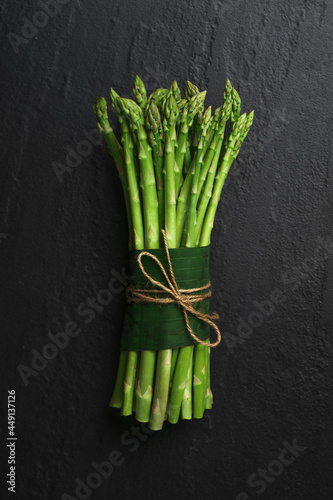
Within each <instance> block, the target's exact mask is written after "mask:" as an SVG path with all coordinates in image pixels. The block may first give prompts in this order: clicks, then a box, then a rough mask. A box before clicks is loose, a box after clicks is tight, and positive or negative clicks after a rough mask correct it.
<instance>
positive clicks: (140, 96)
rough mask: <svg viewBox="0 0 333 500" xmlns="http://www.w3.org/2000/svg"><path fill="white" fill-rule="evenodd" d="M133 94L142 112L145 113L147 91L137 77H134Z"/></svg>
mask: <svg viewBox="0 0 333 500" xmlns="http://www.w3.org/2000/svg"><path fill="white" fill-rule="evenodd" d="M133 94H134V96H135V98H136V102H137V103H138V105H139V106H140V108H141V109H142V111H145V109H146V104H147V91H146V87H145V85H144V83H143V81H142V80H141V78H140V77H139V76H138V75H136V76H135V80H134V87H133Z"/></svg>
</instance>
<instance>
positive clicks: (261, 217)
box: [0, 0, 333, 500]
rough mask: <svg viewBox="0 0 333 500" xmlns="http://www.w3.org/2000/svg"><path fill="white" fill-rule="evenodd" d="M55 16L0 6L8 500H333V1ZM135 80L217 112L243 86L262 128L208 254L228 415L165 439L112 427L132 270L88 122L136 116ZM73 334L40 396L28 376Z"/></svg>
mask: <svg viewBox="0 0 333 500" xmlns="http://www.w3.org/2000/svg"><path fill="white" fill-rule="evenodd" d="M42 3H44V8H42V6H41V3H38V2H33V1H31V0H28V1H26V2H22V1H16V2H10V1H9V0H3V1H2V3H1V6H0V12H1V35H2V36H1V40H2V42H1V48H0V54H1V81H0V89H1V90H0V95H1V104H0V112H1V123H2V126H1V128H0V142H1V148H2V154H1V158H2V162H1V169H0V177H1V199H0V254H1V256H0V275H1V287H0V293H1V299H0V303H1V337H0V339H1V340H0V342H1V344H0V353H1V381H2V386H3V391H2V400H1V408H2V411H1V417H0V418H1V428H2V429H3V430H4V431H5V432H4V433H3V434H2V440H1V443H2V445H1V453H3V455H4V460H6V461H7V456H8V453H7V450H6V414H7V411H6V399H7V390H12V389H14V390H15V391H16V433H17V437H18V440H17V447H16V460H17V461H16V493H15V494H13V493H10V492H8V490H7V486H6V484H5V479H4V476H5V473H6V474H7V472H8V464H7V463H6V462H3V467H2V470H3V472H4V474H3V478H2V480H1V483H2V485H1V487H2V488H3V494H2V495H1V498H18V499H22V500H56V499H63V500H66V499H67V500H68V499H73V498H77V499H81V498H82V499H84V498H92V499H96V500H106V499H109V498H113V499H115V500H118V499H119V500H120V499H124V498H125V499H127V498H140V499H141V498H145V499H148V500H149V499H154V498H158V499H160V500H166V499H168V498H172V497H174V498H180V499H190V498H191V499H206V498H207V499H208V498H212V499H223V500H232V499H237V500H245V499H248V498H251V499H253V498H263V499H269V500H308V499H309V500H310V499H311V500H329V499H331V498H332V497H333V486H332V460H331V447H332V446H331V444H332V433H331V430H332V429H331V416H332V411H333V407H332V397H331V375H332V370H331V368H332V365H331V359H332V337H331V332H332V297H333V290H332V287H333V283H332V265H333V262H332V253H333V232H332V229H333V228H332V164H331V154H332V146H331V143H332V125H333V119H332V91H333V83H332V82H333V79H332V60H333V43H332V22H333V5H332V3H330V2H326V1H323V0H320V1H316V0H296V1H294V2H289V1H286V0H282V1H280V2H275V1H273V0H270V1H259V0H252V1H250V0H235V1H231V0H221V1H218V0H203V1H201V2H198V1H194V0H191V1H185V0H179V1H178V2H174V1H171V2H161V1H159V0H158V1H152V0H145V1H144V2H138V1H137V2H133V1H132V2H130V1H128V0H125V1H122V2H120V1H111V2H107V1H105V0H98V1H97V2H95V3H94V2H88V1H87V0H67V1H66V0H65V1H62V5H61V6H60V3H59V4H58V7H57V10H56V11H55V10H54V6H55V4H54V3H53V2H52V1H49V2H42ZM52 6H53V7H52ZM52 9H53V10H52ZM41 11H43V12H44V13H45V12H46V11H48V14H47V15H46V16H45V14H44V15H43V14H42V15H41V14H40V12H41ZM31 23H34V24H31ZM36 25H37V27H36ZM20 37H21V38H20ZM136 73H138V74H139V75H140V76H141V78H142V79H143V80H144V81H145V82H146V85H147V87H148V89H149V90H153V89H154V88H156V87H157V86H165V85H170V83H171V82H172V80H173V79H177V81H178V82H179V84H180V86H181V88H182V89H183V90H184V88H185V84H186V80H187V79H189V80H191V81H192V82H193V83H195V84H197V85H198V86H199V87H200V88H202V89H203V88H206V89H207V90H208V93H207V103H208V104H211V105H212V106H214V107H216V106H217V105H218V104H219V103H220V101H221V95H222V90H223V86H224V82H225V80H226V78H227V77H229V78H230V80H231V81H232V83H233V84H234V86H235V87H236V88H237V89H238V91H239V93H240V95H241V98H242V101H243V109H244V111H247V112H249V111H251V110H252V109H255V123H254V125H253V128H252V131H251V133H250V134H249V136H248V138H247V140H246V144H244V146H243V148H242V151H241V154H240V155H239V158H238V160H237V164H236V165H235V166H234V168H233V170H232V171H231V173H230V175H229V177H228V179H227V182H226V184H225V188H224V191H223V196H222V201H221V204H220V206H219V210H218V213H217V217H216V223H215V228H214V232H213V237H212V245H211V246H212V254H211V279H212V285H213V293H214V296H213V300H212V310H216V311H218V312H219V313H220V315H221V320H220V327H221V329H222V330H223V332H224V341H223V343H222V345H221V346H220V347H219V348H217V349H216V350H215V351H214V352H213V353H212V380H213V381H212V385H213V391H214V408H213V410H212V411H211V412H209V413H208V414H207V415H206V416H205V418H204V419H203V420H202V421H191V422H180V423H179V424H177V425H176V426H172V425H165V428H164V429H163V431H162V432H159V433H156V434H154V435H148V434H147V433H146V431H145V429H143V430H142V429H140V428H139V427H138V425H137V424H136V423H135V421H132V420H131V419H130V418H128V419H125V418H121V417H119V416H118V413H117V411H114V412H113V411H111V410H109V408H108V399H109V396H110V392H111V389H112V385H113V383H114V380H115V376H116V369H117V360H118V349H119V331H120V329H121V324H122V320H123V314H124V306H125V294H124V290H123V288H122V287H120V288H121V291H120V292H119V293H118V294H114V295H113V297H112V302H111V303H110V304H109V305H107V306H105V307H104V308H102V307H101V306H98V305H97V306H96V305H95V306H92V307H88V306H87V301H88V302H89V301H90V303H91V304H96V297H98V293H100V291H101V290H103V289H105V288H106V287H107V284H108V283H109V281H110V279H111V278H112V277H113V276H114V273H115V272H118V273H120V274H121V273H122V269H123V268H124V267H125V266H126V263H127V258H128V254H127V249H126V231H127V229H126V216H125V208H124V204H123V201H122V196H121V191H120V183H119V180H118V178H117V174H116V172H115V168H114V166H113V164H112V162H111V160H110V159H109V156H108V152H107V150H106V148H105V147H104V145H101V143H100V137H99V136H98V135H97V134H95V132H94V131H95V129H96V125H95V120H94V116H93V113H92V103H93V101H94V98H95V97H96V96H98V95H104V96H105V97H107V96H108V92H109V87H110V86H111V85H112V86H113V87H114V88H115V89H116V90H117V91H118V92H119V93H120V94H122V95H124V96H128V97H129V96H130V95H131V88H132V82H133V79H134V76H135V74H136ZM110 115H111V116H112V122H113V124H115V119H114V116H113V115H112V113H110ZM91 131H92V132H91ZM90 132H91V133H92V135H89V133H90ZM84 141H85V142H84ZM59 164H61V165H63V166H65V167H66V168H67V171H66V172H64V173H63V175H59V173H58V176H57V175H56V171H55V170H57V168H58V170H59ZM124 281H125V279H124ZM272 299H274V300H275V303H273V302H272ZM267 300H269V301H270V302H271V304H273V305H272V306H270V305H269V303H268V302H267ZM94 301H95V302H94ZM265 301H266V302H265ZM94 307H95V310H94ZM262 307H264V308H265V310H266V312H265V311H264V310H263V311H262V312H260V308H262ZM96 308H98V310H96ZM258 308H259V309H258ZM88 309H89V311H88V312H87V310H88ZM258 311H259V314H258ZM75 325H77V326H75ZM251 325H252V326H251ZM253 325H256V326H253ZM65 329H67V332H69V333H70V335H71V337H69V340H68V345H66V346H64V345H63V346H62V347H63V348H59V349H58V351H57V350H55V348H52V347H49V348H48V351H47V353H48V355H49V357H50V358H52V357H53V359H48V361H47V364H46V365H45V366H43V362H42V361H41V360H39V365H38V370H39V371H35V373H34V374H30V375H29V376H28V375H27V376H26V379H25V381H26V384H25V383H24V380H23V377H22V376H21V375H20V374H19V372H18V368H17V367H18V366H19V365H25V366H27V367H29V368H32V364H31V363H32V360H33V358H34V357H35V363H38V360H37V357H38V355H37V354H36V352H37V353H41V352H42V351H43V348H45V346H46V345H47V344H50V343H51V340H52V338H53V339H54V338H55V337H51V336H52V335H56V334H58V333H59V332H63V331H64V330H65ZM61 338H62V339H63V340H62V341H63V343H65V340H64V338H65V337H64V336H61V335H59V336H58V343H60V342H61ZM54 341H55V340H54ZM138 429H139V431H138ZM137 432H139V434H138V435H137V436H134V434H135V433H137ZM295 440H296V444H297V446H299V447H300V448H301V450H299V451H297V449H296V451H295V449H294V455H295V456H294V457H293V456H292V454H291V452H290V451H286V452H283V453H282V455H280V454H281V452H282V451H283V450H288V446H289V447H290V446H292V444H293V442H294V444H295ZM304 448H305V449H304ZM117 452H118V453H117ZM110 454H111V456H110ZM279 457H281V458H280V459H279ZM109 458H110V459H111V460H112V461H113V463H114V466H113V469H112V468H111V466H107V465H106V464H104V469H103V471H104V472H103V471H102V472H103V473H104V476H108V477H105V478H104V477H102V476H101V471H100V472H99V473H97V472H96V467H97V468H98V466H97V464H100V463H101V462H103V461H106V460H108V459H109ZM293 458H294V460H293ZM281 460H282V462H283V460H284V461H285V463H282V462H281ZM94 462H95V465H93V463H94ZM117 464H118V465H117ZM259 476H261V477H259ZM77 478H79V479H80V481H82V482H80V481H79V482H78V480H77ZM87 481H88V483H90V485H91V486H90V487H87V486H83V484H85V485H86V484H87ZM78 484H80V485H81V486H80V487H78V486H77V485H78ZM76 488H78V489H77V491H76Z"/></svg>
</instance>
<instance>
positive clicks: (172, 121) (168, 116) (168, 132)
mask: <svg viewBox="0 0 333 500" xmlns="http://www.w3.org/2000/svg"><path fill="white" fill-rule="evenodd" d="M177 117H178V107H177V103H176V100H175V98H174V96H173V95H172V94H171V95H169V97H168V99H167V101H166V105H165V116H164V120H163V128H164V137H165V147H164V177H165V178H164V195H165V198H164V210H165V234H166V239H167V243H168V247H169V248H175V247H176V213H177V212H176V188H175V141H176V120H177Z"/></svg>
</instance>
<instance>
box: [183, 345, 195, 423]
mask: <svg viewBox="0 0 333 500" xmlns="http://www.w3.org/2000/svg"><path fill="white" fill-rule="evenodd" d="M192 375H193V347H192V348H191V354H190V362H189V365H188V371H187V377H186V386H185V390H184V394H183V400H182V407H181V412H182V419H183V420H191V418H192Z"/></svg>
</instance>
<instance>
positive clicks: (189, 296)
mask: <svg viewBox="0 0 333 500" xmlns="http://www.w3.org/2000/svg"><path fill="white" fill-rule="evenodd" d="M162 234H163V240H164V246H165V252H166V255H167V259H168V264H169V271H170V277H169V276H168V274H167V272H166V270H165V268H164V266H163V265H162V263H161V262H160V261H159V259H158V258H157V257H156V256H155V255H153V254H151V253H149V252H146V251H142V252H141V253H140V254H139V256H138V264H139V266H140V269H141V271H142V273H143V274H144V276H146V278H147V279H148V280H149V281H150V283H152V284H153V285H156V286H157V287H158V288H160V290H146V289H144V290H141V289H137V288H134V287H133V286H132V285H131V286H129V288H128V290H127V300H128V302H139V303H140V302H141V303H142V302H152V303H155V304H172V303H176V304H178V305H179V306H180V307H181V308H182V309H183V313H184V318H185V323H186V327H187V330H188V331H189V333H190V334H191V336H192V338H193V339H194V340H195V341H196V342H198V343H199V344H202V345H205V346H208V347H216V346H217V345H218V344H219V343H220V342H221V333H220V330H219V328H218V326H217V325H216V323H215V322H214V321H216V320H217V319H218V318H219V316H218V314H216V313H213V314H205V313H203V312H201V311H198V310H197V309H195V308H194V307H193V306H192V304H193V303H197V302H201V301H203V300H205V299H207V298H208V297H210V296H211V294H212V293H211V291H210V290H208V289H209V288H210V281H209V282H208V283H207V284H206V285H204V286H202V287H200V288H190V289H187V290H183V289H180V288H178V285H177V282H176V278H175V275H174V272H173V268H172V264H171V259H170V254H169V248H168V244H167V240H166V235H165V231H164V230H163V229H162ZM144 256H146V257H150V258H151V259H153V260H154V261H155V262H156V264H157V265H158V266H159V268H160V269H161V271H162V273H163V275H164V277H165V279H166V281H167V283H168V285H169V286H168V287H167V286H165V285H163V283H161V282H160V281H157V280H155V279H154V278H152V276H150V275H149V274H148V273H147V272H146V270H145V268H144V265H143V264H142V257H144ZM203 290H208V291H207V292H206V293H203V294H196V293H195V292H201V291H203ZM159 293H163V294H165V293H166V294H167V295H168V297H156V295H158V294H159ZM188 313H190V314H192V315H193V316H195V317H196V318H198V319H200V320H202V321H204V322H205V323H208V324H209V325H210V326H211V327H212V328H214V330H215V331H216V334H217V340H216V342H213V343H210V342H204V341H203V340H201V339H199V338H198V337H197V336H196V335H195V333H194V332H193V330H192V328H191V325H190V322H189V319H188Z"/></svg>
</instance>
